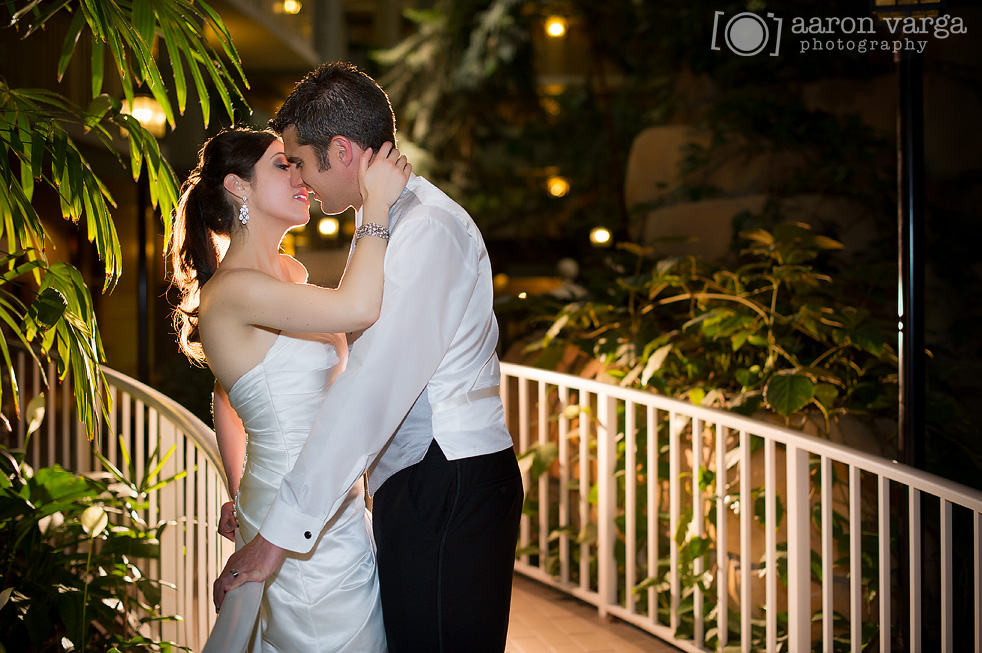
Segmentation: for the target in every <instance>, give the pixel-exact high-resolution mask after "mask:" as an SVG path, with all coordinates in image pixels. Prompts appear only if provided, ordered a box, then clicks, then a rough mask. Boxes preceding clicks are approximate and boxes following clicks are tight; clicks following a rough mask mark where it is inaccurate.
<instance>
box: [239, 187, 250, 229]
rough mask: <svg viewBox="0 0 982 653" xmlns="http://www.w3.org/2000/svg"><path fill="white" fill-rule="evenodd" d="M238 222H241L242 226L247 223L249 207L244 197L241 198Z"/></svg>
mask: <svg viewBox="0 0 982 653" xmlns="http://www.w3.org/2000/svg"><path fill="white" fill-rule="evenodd" d="M239 222H241V223H242V224H243V226H244V225H245V223H246V222H249V205H248V204H246V198H245V195H243V196H242V206H241V207H239Z"/></svg>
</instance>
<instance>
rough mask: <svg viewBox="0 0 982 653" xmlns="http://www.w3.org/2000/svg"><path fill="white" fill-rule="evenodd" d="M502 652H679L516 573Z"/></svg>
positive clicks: (658, 640)
mask: <svg viewBox="0 0 982 653" xmlns="http://www.w3.org/2000/svg"><path fill="white" fill-rule="evenodd" d="M509 623H510V626H509V629H508V648H507V649H506V653H677V651H678V649H676V648H675V647H673V646H670V645H668V644H666V643H665V642H663V641H662V640H660V639H658V638H656V637H655V636H653V635H649V634H648V633H646V632H644V631H641V630H639V629H637V628H635V627H634V626H631V625H628V624H625V623H623V622H619V621H616V620H615V621H613V622H608V621H607V620H606V619H604V618H602V617H601V616H600V615H599V614H598V613H597V610H596V608H594V607H593V606H588V605H585V604H583V603H581V602H580V601H578V600H576V599H574V598H572V597H571V596H568V595H566V594H563V593H562V592H558V591H556V590H554V589H552V588H550V587H546V586H545V585H542V584H541V583H537V582H535V581H533V580H529V579H527V578H525V577H523V576H520V575H518V574H516V575H515V586H514V589H513V591H512V599H511V621H510V622H509Z"/></svg>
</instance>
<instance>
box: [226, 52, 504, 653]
mask: <svg viewBox="0 0 982 653" xmlns="http://www.w3.org/2000/svg"><path fill="white" fill-rule="evenodd" d="M270 126H271V127H272V128H273V130H274V131H276V132H277V133H279V134H281V135H282V137H283V143H284V146H285V150H286V154H287V156H288V158H289V159H290V161H291V162H292V163H294V164H295V167H296V170H297V172H296V173H295V174H299V175H300V176H301V177H302V180H303V183H304V184H305V185H306V186H307V187H308V188H309V189H311V190H312V192H313V194H314V196H315V197H316V198H317V199H318V200H320V202H321V205H322V207H323V209H324V211H325V212H326V213H340V212H342V211H344V210H345V209H347V208H348V207H349V206H353V207H355V208H356V209H358V212H357V216H356V221H358V222H360V220H361V210H360V209H361V203H362V200H361V194H360V192H359V187H358V157H359V155H360V154H361V152H363V151H364V150H365V149H368V148H371V149H372V150H373V151H375V152H377V151H378V150H379V148H380V147H381V145H382V143H384V142H386V141H390V142H393V143H394V142H395V116H394V115H393V112H392V107H391V105H390V104H389V100H388V97H387V96H386V95H385V93H384V92H383V91H382V89H381V88H380V87H379V86H378V85H377V84H376V83H375V82H374V81H373V80H372V79H371V78H370V77H368V76H367V75H365V74H364V73H362V72H360V71H359V70H358V69H357V68H355V67H354V66H352V65H350V64H345V63H334V64H324V65H322V66H320V67H319V68H317V69H316V70H314V71H313V72H311V73H309V74H308V75H307V76H306V77H305V78H304V79H303V80H302V81H301V82H300V83H299V84H298V85H297V86H296V88H295V89H294V90H293V92H292V93H291V94H290V96H289V97H288V98H287V100H286V102H285V103H284V105H283V106H282V107H281V108H280V110H279V112H278V113H277V115H276V117H275V118H274V119H273V120H271V121H270ZM390 215H391V223H390V230H391V240H390V241H389V245H388V251H387V252H386V256H385V285H384V290H383V299H382V311H381V315H380V317H379V319H378V321H377V322H376V323H375V325H373V326H372V327H370V328H369V329H368V330H366V331H365V332H364V334H363V335H362V336H361V337H360V338H359V340H358V342H357V343H355V344H354V345H353V346H352V349H351V354H350V357H349V359H348V363H347V368H346V370H345V372H344V373H342V374H341V375H340V377H339V378H338V380H337V381H336V382H335V383H334V385H333V386H332V388H331V390H330V392H328V394H327V400H326V401H325V403H324V406H323V408H322V409H321V411H320V414H319V417H318V420H317V422H316V423H315V425H314V427H313V430H312V431H311V433H310V436H309V438H308V440H307V444H306V445H305V446H304V448H303V451H302V452H301V453H300V456H299V458H298V460H297V463H296V466H295V467H294V468H293V471H291V472H290V473H289V474H288V475H287V476H286V477H284V480H283V485H282V487H281V488H280V491H279V494H278V496H277V498H276V501H275V502H274V503H273V505H272V507H271V508H270V510H269V514H268V516H267V517H266V520H265V522H264V523H263V525H262V528H261V530H260V535H259V536H258V537H256V539H255V540H253V541H252V542H250V543H249V544H248V545H247V546H246V547H244V548H243V549H241V550H240V551H238V552H237V553H235V554H234V555H233V556H232V557H231V558H230V559H229V562H228V564H227V565H226V567H225V571H223V572H222V577H221V580H220V582H219V583H216V587H217V588H218V589H216V600H217V601H219V602H220V601H221V600H222V599H223V597H224V593H225V592H227V591H228V590H230V589H232V588H234V587H237V586H238V585H241V584H242V583H244V582H246V581H258V580H263V579H265V578H267V577H268V576H269V575H270V574H271V573H272V572H273V571H275V570H276V568H277V566H278V565H279V563H280V561H281V560H282V558H283V555H284V553H283V551H284V550H289V551H295V552H298V553H305V552H307V551H309V550H310V548H311V547H312V546H313V544H314V542H316V541H317V536H318V534H319V533H320V532H321V530H322V529H323V528H324V526H325V524H326V523H327V522H328V520H329V519H330V518H331V517H332V516H333V514H334V513H335V511H336V510H337V509H338V508H339V507H340V504H341V502H342V500H343V498H344V497H345V496H346V495H347V493H348V490H349V489H350V488H351V487H352V486H353V484H354V483H358V482H361V481H360V477H361V475H362V473H363V472H364V471H365V470H368V488H369V493H370V494H373V495H374V503H373V516H374V531H375V539H376V542H377V545H378V570H379V584H380V588H381V595H382V611H383V614H384V619H385V631H386V637H387V639H388V645H389V651H390V652H391V653H400V652H402V651H421V652H424V653H430V652H434V653H435V652H437V651H445V652H447V653H453V652H458V651H459V652H462V653H463V652H466V653H475V652H480V651H489V652H493V651H496V652H500V651H503V650H504V648H505V638H506V635H507V629H508V612H509V606H510V600H511V578H512V570H513V567H514V560H515V557H514V556H515V544H516V541H517V538H518V524H519V519H520V516H521V507H522V501H523V491H522V483H521V478H520V474H519V470H518V465H517V462H516V460H515V454H514V451H513V449H512V440H511V436H510V435H509V434H508V431H507V430H506V428H505V421H504V411H503V409H502V404H501V399H500V397H499V395H498V383H499V370H498V359H497V356H496V354H495V347H496V345H497V340H498V326H497V323H496V321H495V317H494V314H493V313H492V310H491V302H492V283H491V268H490V265H489V263H488V253H487V250H486V249H485V246H484V241H483V239H482V237H481V234H480V232H479V231H478V229H477V226H476V225H475V224H474V222H473V220H471V218H470V216H468V215H467V213H466V212H465V211H464V209H463V208H461V207H460V206H459V205H458V204H456V203H455V202H454V201H453V200H451V199H450V198H448V197H447V196H446V195H444V194H443V193H442V192H441V191H440V190H438V189H437V188H436V187H435V186H433V185H432V184H431V183H429V182H428V181H426V180H425V179H423V178H421V177H416V176H413V177H411V178H410V180H409V183H408V184H407V186H406V190H404V191H403V194H402V197H401V198H400V199H399V200H398V201H397V202H396V204H394V205H393V206H392V210H391V214H390ZM232 568H235V569H236V570H238V574H237V577H236V578H234V579H233V578H232V576H231V573H230V570H231V569H232Z"/></svg>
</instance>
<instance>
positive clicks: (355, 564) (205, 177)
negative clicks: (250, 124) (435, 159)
mask: <svg viewBox="0 0 982 653" xmlns="http://www.w3.org/2000/svg"><path fill="white" fill-rule="evenodd" d="M371 155H372V152H371V151H370V150H369V151H367V152H366V153H365V156H363V157H362V159H361V161H360V162H359V186H360V190H361V193H362V196H363V199H364V219H363V224H362V226H361V227H359V229H358V231H357V232H356V235H355V238H356V240H357V241H358V243H357V247H356V249H355V252H354V254H353V256H352V258H351V261H350V265H349V266H348V269H347V271H346V272H345V275H344V280H343V283H342V284H341V285H340V286H339V287H338V288H337V289H336V290H331V289H326V288H319V287H317V286H313V285H309V284H307V283H306V281H307V271H306V269H305V268H304V267H303V265H302V264H301V263H300V262H299V261H297V260H296V259H294V258H292V257H290V256H287V255H286V254H281V253H280V251H279V245H280V241H281V240H282V238H283V236H284V235H285V234H286V232H287V231H289V230H290V229H291V228H293V227H296V226H298V225H303V224H306V222H307V221H308V219H309V208H310V201H309V199H308V192H309V191H308V189H307V188H306V187H305V186H304V185H303V182H302V181H301V179H300V176H299V174H298V173H297V171H296V169H295V167H294V166H292V165H291V164H290V162H289V161H288V160H287V158H286V156H285V154H284V152H283V143H282V142H281V141H280V140H279V139H278V138H277V137H276V136H275V135H274V134H272V133H271V132H266V131H253V130H250V129H231V130H226V131H223V132H222V133H220V134H218V135H217V136H215V137H214V138H212V139H210V140H209V141H208V142H207V143H206V144H205V145H204V147H203V148H202V150H201V153H200V156H199V162H198V166H197V168H196V169H195V170H194V171H192V173H191V175H190V177H189V178H188V180H187V182H186V183H185V185H184V188H183V192H182V197H181V201H180V204H179V207H178V210H177V212H176V214H175V217H174V223H173V230H172V237H171V242H170V244H169V248H168V251H169V255H170V257H171V260H172V264H173V284H174V285H175V286H176V287H177V288H178V289H179V291H180V294H181V302H180V304H179V305H178V306H177V307H176V309H175V311H174V321H175V326H176V327H177V330H178V335H179V343H180V346H181V349H182V350H183V352H184V353H185V354H186V355H187V356H188V358H189V359H191V360H192V361H194V362H199V363H200V362H205V363H207V365H208V366H209V367H210V368H211V370H212V372H213V373H214V375H215V378H216V387H215V428H216V434H217V436H218V442H219V448H220V450H221V453H222V462H223V465H224V467H225V470H226V475H227V477H228V483H229V488H228V489H229V493H230V495H231V496H234V497H235V501H234V504H233V503H232V502H230V503H229V504H226V506H224V507H223V510H222V522H221V525H220V527H219V530H220V531H221V532H222V534H223V535H225V536H226V537H229V538H230V539H231V537H232V532H233V531H234V529H235V528H236V527H237V528H238V530H239V533H240V535H241V538H242V540H243V541H245V542H248V541H249V540H251V539H252V538H254V537H255V536H256V534H257V533H258V532H259V527H260V525H261V524H262V522H263V519H264V517H265V516H266V512H267V510H268V508H269V506H270V504H271V503H272V501H273V498H274V497H275V496H276V492H277V490H278V489H279V486H280V483H281V481H282V477H283V475H284V474H285V473H287V472H288V471H289V470H290V469H291V468H292V467H293V463H294V462H295V460H296V457H297V455H298V454H299V453H300V450H301V448H302V447H303V444H304V442H305V440H306V438H307V434H308V432H309V430H310V426H311V424H312V423H313V420H314V417H315V416H316V415H317V412H318V408H319V407H320V404H321V402H322V400H323V397H324V394H325V393H326V392H327V390H328V387H329V386H330V384H331V382H332V381H333V379H334V377H335V376H336V375H337V373H339V372H340V370H341V369H342V368H343V361H344V359H345V358H346V356H347V345H346V340H345V337H344V335H343V333H344V332H350V331H360V330H361V329H364V328H366V327H368V326H370V325H371V324H372V323H373V322H374V321H375V320H376V319H377V318H378V314H379V310H380V306H381V299H382V262H383V257H384V254H385V246H386V242H387V240H388V229H387V228H388V224H389V215H388V213H389V207H390V206H391V205H392V203H393V202H394V201H395V200H396V199H398V197H399V195H400V193H401V192H402V189H403V187H404V186H405V185H406V182H407V181H408V179H409V174H410V171H411V166H410V165H409V164H408V163H407V162H406V158H405V157H404V156H400V155H399V151H398V150H396V149H395V148H393V147H392V146H391V144H389V143H386V144H385V145H383V146H382V148H380V151H379V153H378V156H376V157H374V160H371V159H372V156H371ZM370 160H371V161H370ZM363 236H365V237H364V238H363ZM363 492H364V490H363V489H362V487H361V485H360V484H356V485H355V487H354V488H353V489H352V491H351V492H350V494H349V495H348V497H347V498H346V500H345V502H344V507H343V508H342V509H341V510H340V511H339V512H338V514H337V515H336V516H335V517H334V518H333V519H332V520H331V521H330V522H328V524H327V525H326V526H325V527H324V530H323V531H322V532H321V533H320V535H319V540H318V542H317V544H316V545H315V547H314V548H313V549H312V550H311V552H310V553H307V554H303V555H296V554H294V555H288V556H287V557H286V559H285V560H284V561H283V564H282V565H281V566H280V568H279V569H278V570H277V571H276V572H274V574H273V575H272V576H271V577H270V578H269V579H268V580H267V581H266V583H265V586H264V587H263V588H262V607H261V614H260V616H259V617H258V621H257V619H254V618H252V617H251V615H250V614H248V609H247V610H246V612H247V614H246V618H245V623H240V624H232V625H229V622H231V621H232V618H231V616H229V615H227V613H229V612H231V610H230V608H229V603H226V604H225V606H224V610H223V612H222V614H221V615H220V617H219V622H218V625H217V626H216V630H215V631H214V633H213V636H212V640H210V641H209V650H212V649H213V648H215V647H216V646H217V647H220V648H221V650H235V649H238V650H242V649H243V648H244V647H246V646H250V650H261V651H281V652H284V653H286V652H292V651H321V652H324V651H342V650H350V651H359V652H364V653H376V652H379V653H382V652H384V651H385V650H386V645H385V632H384V630H383V625H382V614H381V605H380V601H379V592H378V579H377V574H376V567H375V550H374V543H373V540H372V535H371V526H370V524H369V523H368V519H369V516H368V513H367V510H366V509H365V501H364V496H363ZM233 573H234V572H233ZM251 585H255V588H256V590H255V591H258V587H259V585H258V584H253V583H247V584H246V585H245V586H243V588H242V589H246V588H248V587H249V586H251ZM239 617H240V618H241V615H240V616H239ZM223 622H226V623H225V625H224V627H223ZM229 630H231V631H233V632H232V634H231V635H230V634H229V633H228V631H229ZM219 633H221V635H219ZM233 635H234V638H235V639H237V640H241V642H240V643H239V642H235V643H233V642H232V641H231V639H232V638H233ZM217 638H221V639H223V640H224V641H221V642H217V641H214V640H215V639H217ZM250 639H251V640H252V643H251V644H249V640H250Z"/></svg>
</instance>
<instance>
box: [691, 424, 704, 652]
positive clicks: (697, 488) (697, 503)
mask: <svg viewBox="0 0 982 653" xmlns="http://www.w3.org/2000/svg"><path fill="white" fill-rule="evenodd" d="M702 467H703V465H702V420H701V419H693V420H692V535H693V536H694V537H695V538H697V539H701V538H702V537H703V536H704V535H705V534H706V514H705V506H704V504H703V497H702V485H701V483H700V482H699V477H700V475H701V473H702ZM704 566H705V558H704V557H703V556H698V557H696V559H695V560H693V561H692V573H693V575H694V576H695V577H696V578H699V577H700V576H702V572H703V571H705V569H704ZM704 599H705V597H704V596H703V591H702V586H701V585H699V584H698V583H696V586H695V588H694V594H693V597H692V601H693V619H694V620H695V624H694V625H695V633H694V638H695V641H696V644H698V645H699V646H703V644H705V641H706V616H705V615H704V614H703V603H704Z"/></svg>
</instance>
